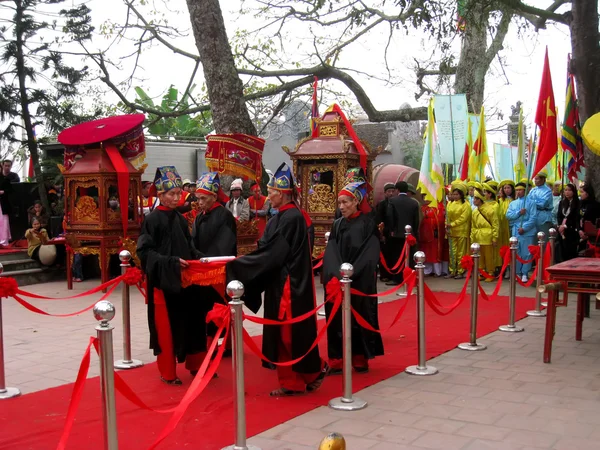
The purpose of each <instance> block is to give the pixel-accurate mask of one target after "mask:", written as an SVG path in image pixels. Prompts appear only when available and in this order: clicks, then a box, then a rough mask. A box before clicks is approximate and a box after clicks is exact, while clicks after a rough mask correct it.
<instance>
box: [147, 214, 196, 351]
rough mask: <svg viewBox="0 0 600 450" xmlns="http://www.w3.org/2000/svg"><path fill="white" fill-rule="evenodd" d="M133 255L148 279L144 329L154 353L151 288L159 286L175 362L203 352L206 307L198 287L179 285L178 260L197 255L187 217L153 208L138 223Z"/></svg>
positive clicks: (158, 349) (157, 349)
mask: <svg viewBox="0 0 600 450" xmlns="http://www.w3.org/2000/svg"><path fill="white" fill-rule="evenodd" d="M137 254H138V256H139V257H140V260H141V263H142V270H143V271H144V272H145V273H146V276H147V278H148V292H147V296H148V298H147V300H148V329H149V330H150V348H151V349H153V350H154V354H155V355H158V354H160V352H161V349H160V346H159V345H158V335H157V330H156V326H155V324H154V288H157V289H161V290H162V291H163V293H164V296H165V302H166V305H167V313H168V315H169V322H170V325H171V334H172V335H173V348H174V351H175V355H176V356H177V359H178V361H179V362H183V361H185V357H186V355H192V354H195V353H199V352H203V351H206V326H205V323H204V317H205V315H206V312H205V310H206V308H205V306H204V305H203V304H202V302H201V298H200V295H199V289H198V286H189V287H187V288H185V289H182V288H181V266H180V263H179V259H180V258H181V259H184V260H191V259H197V258H198V256H199V255H198V253H197V252H196V250H195V249H194V246H193V245H192V239H191V237H190V232H189V230H188V223H187V220H185V218H184V217H183V216H182V215H181V214H180V213H179V212H177V211H176V210H168V211H165V210H162V209H160V208H155V209H154V210H153V211H152V212H151V213H150V214H148V215H147V216H146V217H145V219H144V222H143V223H142V231H141V234H140V237H139V239H138V243H137Z"/></svg>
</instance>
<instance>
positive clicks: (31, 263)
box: [0, 258, 43, 272]
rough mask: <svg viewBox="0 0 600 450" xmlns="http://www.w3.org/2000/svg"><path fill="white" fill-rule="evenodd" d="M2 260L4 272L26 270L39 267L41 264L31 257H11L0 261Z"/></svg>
mask: <svg viewBox="0 0 600 450" xmlns="http://www.w3.org/2000/svg"><path fill="white" fill-rule="evenodd" d="M0 262H2V267H3V270H4V272H15V271H18V270H28V269H41V268H43V266H42V265H41V264H40V263H39V262H37V261H35V260H33V259H31V258H22V259H13V260H10V261H0Z"/></svg>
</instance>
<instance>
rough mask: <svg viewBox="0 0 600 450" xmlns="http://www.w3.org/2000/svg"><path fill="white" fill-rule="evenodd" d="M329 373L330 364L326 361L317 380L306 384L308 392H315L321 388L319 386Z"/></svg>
mask: <svg viewBox="0 0 600 450" xmlns="http://www.w3.org/2000/svg"><path fill="white" fill-rule="evenodd" d="M327 375H329V364H327V363H325V365H324V366H323V369H321V373H320V374H319V376H318V377H317V378H316V380H315V381H313V382H312V383H308V384H307V385H306V392H315V391H317V390H319V388H320V387H321V385H322V384H323V380H324V379H325V377H326V376H327Z"/></svg>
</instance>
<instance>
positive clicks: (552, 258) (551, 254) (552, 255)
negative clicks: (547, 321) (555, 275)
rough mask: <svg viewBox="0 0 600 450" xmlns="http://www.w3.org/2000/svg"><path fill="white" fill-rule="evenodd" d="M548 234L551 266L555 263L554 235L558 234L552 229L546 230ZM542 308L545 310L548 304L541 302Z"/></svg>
mask: <svg viewBox="0 0 600 450" xmlns="http://www.w3.org/2000/svg"><path fill="white" fill-rule="evenodd" d="M548 233H549V234H550V237H549V238H548V247H550V265H551V266H553V265H554V264H555V263H556V260H555V257H556V256H555V251H556V235H557V234H558V233H557V232H556V229H554V228H550V230H548ZM548 247H546V250H547V249H548ZM542 306H543V307H544V308H545V307H546V306H548V302H542Z"/></svg>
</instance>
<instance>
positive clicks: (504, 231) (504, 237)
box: [496, 180, 515, 278]
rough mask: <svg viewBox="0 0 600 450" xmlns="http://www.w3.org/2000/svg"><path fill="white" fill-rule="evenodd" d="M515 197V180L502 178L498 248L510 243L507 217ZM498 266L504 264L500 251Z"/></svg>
mask: <svg viewBox="0 0 600 450" xmlns="http://www.w3.org/2000/svg"><path fill="white" fill-rule="evenodd" d="M514 199H515V182H514V181H512V180H502V181H501V182H500V186H498V219H499V225H500V229H499V231H498V249H501V248H502V247H505V246H506V247H508V246H509V245H510V242H509V239H510V226H509V225H508V219H507V218H506V211H508V205H510V202H512V201H513V200H514ZM496 266H497V267H499V266H502V258H501V257H500V252H498V261H497V262H496ZM505 278H508V271H507V272H506V273H505Z"/></svg>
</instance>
